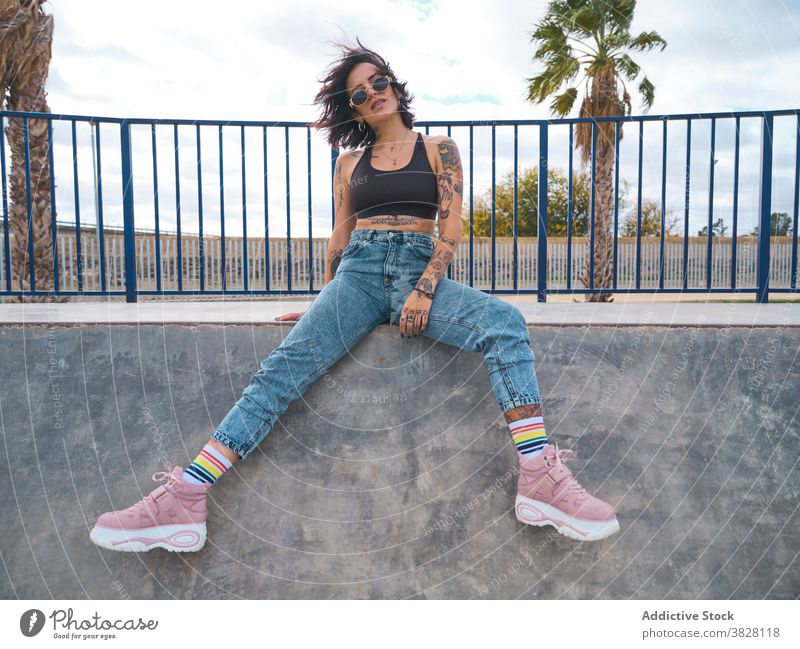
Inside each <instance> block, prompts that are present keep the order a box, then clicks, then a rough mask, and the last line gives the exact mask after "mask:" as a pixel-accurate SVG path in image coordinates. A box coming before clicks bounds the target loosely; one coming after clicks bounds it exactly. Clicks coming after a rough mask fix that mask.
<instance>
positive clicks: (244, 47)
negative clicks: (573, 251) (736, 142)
mask: <svg viewBox="0 0 800 649" xmlns="http://www.w3.org/2000/svg"><path fill="white" fill-rule="evenodd" d="M546 7H547V3H546V2H545V1H544V0H536V1H522V0H500V1H497V2H477V1H472V2H469V1H467V2H465V1H457V0H437V1H436V2H432V3H431V2H422V1H418V0H372V1H371V2H369V3H360V4H358V5H353V4H348V3H343V2H341V1H340V0H336V1H334V0H296V1H293V2H291V3H263V2H258V1H255V0H251V1H245V0H242V1H240V2H237V3H235V4H234V5H228V6H227V7H225V8H224V9H223V6H222V5H220V4H219V3H218V2H213V3H212V2H198V1H193V2H188V1H186V0H182V1H175V0H171V1H170V2H163V1H159V2H156V1H154V0H140V1H139V2H136V3H121V2H109V1H108V0H84V1H82V2H70V3H64V4H52V5H49V9H48V11H51V12H53V13H54V15H55V36H54V39H55V40H54V45H53V59H52V64H51V70H50V77H49V82H48V101H49V105H50V109H51V111H53V112H55V113H69V114H82V115H100V116H128V117H160V118H184V119H221V120H229V119H249V120H291V121H301V122H307V121H310V120H311V119H314V118H315V117H317V110H316V108H315V107H314V106H313V105H312V103H311V102H312V99H313V97H314V95H315V94H316V92H317V91H318V89H319V84H318V81H317V80H318V78H319V77H321V75H322V73H323V71H324V69H325V68H326V67H327V66H328V64H329V63H330V62H331V61H332V60H333V59H334V57H335V56H336V54H337V51H336V50H335V49H334V48H333V47H332V46H331V45H330V44H329V42H328V41H329V40H331V39H340V38H346V39H347V40H349V41H351V42H353V41H354V40H355V37H356V36H359V37H360V38H361V40H362V42H363V43H364V44H365V45H367V46H368V47H372V48H374V49H376V50H377V51H379V52H381V53H382V54H383V56H384V57H385V58H387V59H388V61H389V63H390V64H391V65H392V66H393V67H394V68H395V70H396V72H397V73H398V75H399V76H400V77H401V79H403V80H405V81H408V82H409V89H410V90H411V92H413V93H414V94H415V95H416V101H415V102H414V106H413V107H414V109H415V111H416V115H417V119H418V120H459V119H476V120H485V119H534V118H544V117H548V116H549V113H548V106H547V105H538V106H533V105H531V104H529V103H527V102H526V101H524V96H525V93H526V82H525V78H526V77H530V76H533V75H534V74H536V73H537V72H539V71H540V69H541V66H540V64H538V63H536V62H533V61H532V60H531V56H532V53H533V51H534V48H533V45H532V44H531V43H530V42H529V36H528V34H529V32H530V31H531V30H532V29H533V26H534V24H535V22H536V21H538V20H539V19H540V18H541V17H542V16H544V14H545V12H546ZM798 15H800V11H798V7H797V4H796V3H791V4H789V3H786V4H785V3H783V2H767V1H765V0H760V1H758V2H755V1H747V2H746V1H744V0H740V1H739V2H733V3H731V2H723V0H693V1H691V2H689V1H673V2H668V3H667V2H664V1H663V0H646V1H642V0H640V2H639V3H638V4H637V9H636V17H635V20H634V24H633V28H632V31H633V32H634V33H636V32H638V31H640V30H656V31H658V32H659V33H660V34H661V36H663V37H664V38H665V39H666V40H667V42H668V46H667V48H666V49H665V50H664V51H663V52H661V51H653V52H649V53H634V54H633V58H634V60H636V61H637V62H638V63H639V64H640V65H641V66H642V69H643V70H644V72H645V73H646V74H647V76H648V78H649V79H650V80H651V81H652V82H653V83H654V84H655V86H656V99H655V105H654V106H653V108H652V110H651V113H695V112H701V111H727V110H732V109H737V110H762V109H775V108H791V107H793V106H797V105H798V89H797V84H796V70H797V69H798V67H800V48H798V46H797V43H798V32H800V28H799V27H798V22H800V21H799V20H798ZM631 95H632V98H633V102H634V111H635V112H636V113H637V114H638V113H640V112H641V108H640V104H639V102H640V96H639V95H638V91H636V89H635V87H632V88H631ZM577 107H578V104H577V103H576V106H575V111H574V113H577ZM184 137H187V138H188V133H187V135H186V136H184ZM204 137H205V135H204ZM498 137H499V138H500V139H499V146H498V154H499V155H500V156H502V159H501V160H500V161H499V163H502V164H504V165H506V164H508V163H509V161H510V158H509V157H508V156H509V153H510V149H509V148H508V145H509V142H510V133H509V132H506V131H502V132H501V130H500V129H498ZM212 139H213V138H212ZM233 139H234V140H235V138H233ZM487 141H488V140H486V138H485V137H484V138H483V140H482V142H484V143H485V142H487ZM534 144H535V143H531V142H526V143H524V146H525V147H527V149H525V150H526V151H528V153H530V150H531V149H532V147H534ZM316 145H317V143H315V146H316ZM137 146H139V147H142V151H140V153H141V152H144V153H145V154H146V148H144V143H140V144H138V145H137ZM281 146H282V145H279V144H277V143H276V149H275V153H276V155H279V156H280V155H281V151H282V149H281ZM292 146H293V147H294V146H295V144H294V143H293V144H292ZM301 146H302V145H300V147H301ZM300 147H298V148H300ZM227 148H228V145H227V144H226V149H227ZM323 149H324V147H319V148H315V153H314V155H317V152H318V151H322V152H323V155H324V151H323ZM182 155H183V153H182ZM271 155H272V152H271ZM477 155H478V156H479V158H480V160H483V161H485V160H486V156H487V155H489V153H487V152H486V151H485V150H482V151H480V152H477ZM653 155H654V156H656V154H655V153H654V154H653ZM676 155H680V154H676ZM776 155H777V152H776ZM781 155H783V153H781ZM292 156H293V158H292V160H293V164H295V165H299V164H301V162H302V164H303V165H304V160H305V158H304V156H305V151H304V149H302V150H301V151H296V150H295V149H294V148H293V153H292ZM145 158H146V156H145ZM145 158H142V159H145ZM226 160H227V158H226ZM476 160H477V158H476ZM295 161H296V162H295ZM110 164H111V163H110ZM248 164H250V162H249V160H248ZM273 164H274V168H275V169H276V171H275V173H276V174H277V173H278V171H277V169H278V168H279V167H282V165H283V161H282V159H280V158H278V159H277V160H276V162H274V163H273ZM317 167H319V169H320V170H321V173H322V174H323V176H324V174H325V173H326V172H327V170H328V168H329V165H327V164H325V161H324V160H323V162H322V163H319V164H318V163H317V162H315V174H316V173H317V172H316V169H317ZM476 169H477V167H476ZM485 169H486V167H485V165H484V166H483V170H484V171H485ZM146 171H147V170H146V169H141V170H138V169H137V173H139V172H141V173H145V172H146ZM281 173H282V170H281ZM304 175H305V171H304V170H303V171H301V172H298V176H300V178H299V180H297V187H295V186H294V185H293V186H292V194H293V196H295V197H297V198H298V200H299V199H302V200H304V199H305V177H304ZM778 175H780V174H778ZM499 176H500V174H499V173H498V177H499ZM315 178H316V176H315ZM111 181H112V180H110V182H111ZM230 182H232V183H233V182H235V179H232V180H231V181H230ZM282 182H283V180H282V179H277V180H276V183H278V184H277V185H276V194H275V196H276V197H275V198H274V199H273V200H274V207H275V210H279V209H281V207H282V205H283V203H282V200H283V198H282V197H281V194H280V190H279V189H278V188H279V186H280V183H282ZM478 182H479V181H478V180H477V179H476V184H477V183H478ZM248 183H249V181H248ZM253 184H254V185H255V184H257V183H253ZM480 184H481V185H483V184H485V183H483V181H480ZM67 185H68V183H65V185H64V186H65V187H66V186H67ZM325 190H326V187H325V184H324V181H323V179H322V178H320V179H319V180H315V195H314V198H313V201H314V213H315V216H314V218H315V223H319V224H320V227H322V228H325V227H327V225H329V223H330V216H329V214H328V213H327V212H329V211H330V199H329V196H328V195H326V192H325ZM165 191H166V189H165ZM189 191H191V190H190V189H187V192H189ZM651 193H652V192H651ZM783 193H784V194H785V195H788V194H789V193H790V192H783ZM140 198H141V199H142V200H144V199H145V198H146V196H145V192H139V195H137V205H138V200H139V199H140ZM272 204H273V203H272V201H271V205H272ZM295 209H296V210H297V219H298V223H303V220H304V219H305V218H306V214H307V209H306V207H305V206H304V205H303V204H302V203H301V204H300V205H298V206H297V207H296V208H294V207H293V213H294V210H295ZM142 211H143V213H144V212H146V210H142ZM112 213H113V210H112ZM142 218H143V219H144V220H147V218H148V217H147V216H142ZM253 218H257V217H253ZM275 218H278V217H275ZM292 218H293V219H294V218H295V216H294V214H293V217H292ZM284 220H285V217H284ZM167 221H168V218H167ZM293 224H294V220H293ZM292 227H293V231H294V232H296V231H297V229H296V227H295V226H294V225H293V226H292Z"/></svg>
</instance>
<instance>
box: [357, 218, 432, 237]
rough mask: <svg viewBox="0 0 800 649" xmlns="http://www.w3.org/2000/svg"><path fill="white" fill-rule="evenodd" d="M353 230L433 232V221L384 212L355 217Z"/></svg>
mask: <svg viewBox="0 0 800 649" xmlns="http://www.w3.org/2000/svg"><path fill="white" fill-rule="evenodd" d="M354 229H355V230H373V229H374V230H409V231H410V232H425V233H426V234H431V235H432V234H433V231H434V222H433V221H432V220H431V219H421V218H420V217H418V216H404V215H399V216H397V215H394V214H385V215H379V216H371V217H369V218H368V219H357V220H356V226H355V228H354Z"/></svg>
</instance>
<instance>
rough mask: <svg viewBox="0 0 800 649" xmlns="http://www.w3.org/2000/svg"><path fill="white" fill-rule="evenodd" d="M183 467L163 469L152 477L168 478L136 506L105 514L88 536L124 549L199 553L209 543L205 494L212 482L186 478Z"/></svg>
mask: <svg viewBox="0 0 800 649" xmlns="http://www.w3.org/2000/svg"><path fill="white" fill-rule="evenodd" d="M182 476H183V469H182V468H181V467H179V466H176V467H175V468H174V469H173V470H172V473H167V472H166V471H161V472H159V473H154V474H153V480H156V481H159V482H161V481H166V482H165V483H164V484H161V485H160V486H158V487H156V488H155V489H154V490H153V491H152V492H151V493H150V494H149V495H147V496H145V497H144V498H143V499H142V500H140V501H139V502H138V503H136V504H135V505H132V506H130V507H128V508H127V509H121V510H118V511H113V512H107V513H105V514H102V515H101V516H100V517H99V518H98V519H97V523H96V524H95V526H94V528H93V529H92V531H91V533H90V534H89V538H90V539H91V540H92V541H93V542H94V543H96V544H97V545H99V546H100V547H103V548H108V549H109V550H118V551H121V552H147V551H148V550H152V549H153V548H164V549H165V550H169V551H170V552H196V551H198V550H200V549H202V547H203V546H204V545H205V542H206V515H207V512H208V510H207V509H206V495H207V494H208V492H209V491H210V490H211V486H212V485H210V484H193V483H190V482H186V481H184V480H183V477H182Z"/></svg>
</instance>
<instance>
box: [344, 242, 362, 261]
mask: <svg viewBox="0 0 800 649" xmlns="http://www.w3.org/2000/svg"><path fill="white" fill-rule="evenodd" d="M366 243H367V242H366V241H364V240H363V239H358V240H356V241H351V242H350V243H348V244H347V247H346V248H345V249H344V250H342V257H341V259H342V260H344V259H348V258H350V257H352V256H353V255H355V254H356V253H357V252H358V251H359V250H361V248H363V247H364V246H365V245H366Z"/></svg>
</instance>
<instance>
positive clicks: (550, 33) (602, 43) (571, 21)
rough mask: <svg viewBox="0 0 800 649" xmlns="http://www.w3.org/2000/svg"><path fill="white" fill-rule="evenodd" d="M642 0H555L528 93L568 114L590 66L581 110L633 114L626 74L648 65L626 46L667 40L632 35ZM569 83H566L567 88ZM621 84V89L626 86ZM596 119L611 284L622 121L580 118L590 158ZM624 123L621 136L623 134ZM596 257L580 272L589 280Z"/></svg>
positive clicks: (540, 31) (600, 274)
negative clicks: (617, 146) (638, 2)
mask: <svg viewBox="0 0 800 649" xmlns="http://www.w3.org/2000/svg"><path fill="white" fill-rule="evenodd" d="M635 7H636V1H635V0H552V1H551V2H550V4H549V5H548V8H547V14H546V15H545V17H544V18H543V19H542V20H541V21H540V22H539V23H537V24H536V26H535V29H534V31H533V32H531V33H530V36H531V41H532V42H533V43H534V44H535V46H536V47H537V49H536V52H535V54H534V57H533V58H534V60H539V61H541V62H542V63H543V64H544V66H545V67H544V70H543V71H542V72H541V74H539V75H537V76H535V77H532V78H528V79H527V81H528V84H529V85H528V97H527V98H528V100H529V101H531V102H533V103H541V102H544V101H546V100H547V99H548V98H550V99H551V102H550V110H551V112H552V113H553V114H555V115H556V116H558V117H564V116H566V115H567V114H568V113H569V112H570V111H571V110H572V107H573V106H574V104H575V100H576V99H577V98H578V83H580V81H578V82H576V78H577V77H578V75H579V73H580V72H581V70H583V71H584V75H583V77H585V84H584V93H585V94H584V97H583V100H582V102H581V105H580V111H579V114H578V116H579V117H581V118H593V117H618V116H623V115H630V113H631V98H630V95H629V93H628V90H627V88H626V86H625V82H624V79H627V80H629V81H631V82H633V81H634V80H635V79H636V78H637V77H638V76H639V73H640V72H641V69H640V67H639V65H638V64H637V63H635V62H634V60H633V59H632V58H631V56H630V55H629V54H628V52H627V50H631V51H644V50H650V49H652V48H653V47H657V46H660V47H661V49H662V50H663V49H664V48H665V47H666V45H667V42H666V41H665V40H664V39H663V38H661V36H659V35H658V33H656V32H655V31H651V32H646V31H645V32H641V33H640V34H638V35H636V36H632V35H631V34H630V26H631V22H632V20H633V11H634V9H635ZM562 86H566V87H565V88H564V90H563V91H560V88H561V87H562ZM620 86H621V88H620ZM638 90H639V93H640V94H641V95H642V98H643V105H644V108H645V110H647V109H649V108H650V107H651V106H652V105H653V98H654V91H655V86H654V85H653V83H652V82H651V81H650V80H649V79H648V78H647V77H646V76H643V77H642V80H641V81H640V82H639V86H638ZM592 124H594V125H595V130H596V136H597V150H596V152H595V156H596V173H597V175H596V183H595V190H594V191H595V228H596V231H595V250H594V251H589V252H588V254H594V264H595V266H594V268H595V277H594V279H595V287H596V288H606V287H610V286H612V274H613V267H612V254H613V241H612V232H611V224H612V223H613V216H614V212H613V210H614V182H613V181H614V148H615V146H614V145H615V141H616V137H615V128H616V126H615V123H614V122H612V121H609V122H593V121H589V122H580V123H578V124H577V125H576V138H575V143H576V147H577V149H578V151H579V152H580V154H581V159H582V161H583V163H584V164H588V163H589V160H590V156H591V155H592ZM622 130H623V129H622V125H620V139H622ZM588 269H589V260H588V259H587V260H586V263H585V265H584V267H583V269H582V271H581V274H580V276H579V277H580V279H581V281H582V282H583V284H584V286H586V287H588V286H589V273H588ZM612 300H613V297H612V295H611V293H594V294H590V295H587V296H586V301H587V302H606V301H612Z"/></svg>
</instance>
